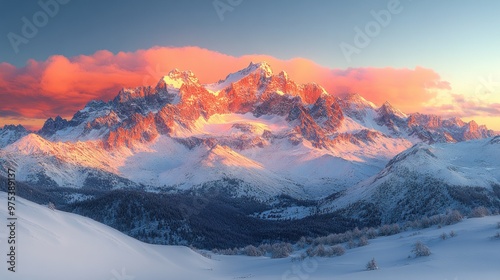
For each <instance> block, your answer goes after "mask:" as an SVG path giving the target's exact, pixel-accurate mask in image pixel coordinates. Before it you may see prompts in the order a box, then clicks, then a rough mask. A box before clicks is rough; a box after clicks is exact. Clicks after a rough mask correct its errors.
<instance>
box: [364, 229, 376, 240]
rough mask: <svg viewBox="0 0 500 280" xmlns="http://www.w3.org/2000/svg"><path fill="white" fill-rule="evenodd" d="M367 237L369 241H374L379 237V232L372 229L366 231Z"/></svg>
mask: <svg viewBox="0 0 500 280" xmlns="http://www.w3.org/2000/svg"><path fill="white" fill-rule="evenodd" d="M366 236H367V237H368V239H374V238H376V237H377V231H376V230H375V229H374V228H372V227H371V228H369V229H368V230H367V231H366Z"/></svg>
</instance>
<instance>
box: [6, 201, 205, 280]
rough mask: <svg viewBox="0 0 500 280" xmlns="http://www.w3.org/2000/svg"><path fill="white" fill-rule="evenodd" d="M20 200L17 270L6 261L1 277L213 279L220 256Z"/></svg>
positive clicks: (40, 279)
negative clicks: (137, 237) (162, 242)
mask: <svg viewBox="0 0 500 280" xmlns="http://www.w3.org/2000/svg"><path fill="white" fill-rule="evenodd" d="M0 202H1V204H2V205H7V195H6V193H4V192H0ZM16 206H17V207H16V215H17V217H18V220H17V221H16V223H17V228H16V230H17V235H16V239H17V240H16V241H17V260H18V262H17V266H16V272H15V273H12V272H10V271H8V270H7V268H6V263H5V262H2V269H0V278H1V279H10V280H17V279H23V280H28V279H37V280H56V279H61V280H62V279H75V280H76V279H82V280H88V279H117V280H118V279H189V280H190V279H202V278H205V277H204V276H205V275H206V276H207V277H206V278H205V279H211V278H210V274H209V272H210V271H211V268H212V267H213V265H214V261H211V260H209V259H207V258H204V257H202V256H201V255H199V254H197V253H195V252H193V251H191V250H190V249H189V248H186V247H176V246H168V247H167V246H156V245H148V244H145V243H142V242H139V241H137V240H135V239H133V238H131V237H128V236H126V235H124V234H122V233H120V232H118V231H116V230H114V229H112V228H110V227H108V226H105V225H102V224H100V223H97V222H95V221H93V220H91V219H88V218H84V217H81V216H78V215H75V214H70V213H66V212H60V211H57V210H56V211H53V210H50V209H49V208H48V207H45V206H41V205H38V204H34V203H32V202H28V201H26V200H24V199H20V198H18V199H17V201H16ZM0 213H1V214H0V217H1V218H2V220H3V221H6V218H7V216H8V215H7V211H6V207H1V209H0ZM2 228H5V226H2ZM1 232H2V234H1V236H0V244H2V250H1V251H2V255H3V254H4V252H5V248H6V246H7V241H6V237H7V233H6V231H5V230H4V229H2V231H1ZM207 274H208V275H207ZM120 277H124V278H120ZM126 277H128V278H126ZM130 277H132V278H130Z"/></svg>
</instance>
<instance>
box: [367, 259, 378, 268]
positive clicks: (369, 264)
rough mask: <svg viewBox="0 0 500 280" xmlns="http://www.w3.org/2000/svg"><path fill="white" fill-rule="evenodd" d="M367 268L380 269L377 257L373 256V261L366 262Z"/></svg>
mask: <svg viewBox="0 0 500 280" xmlns="http://www.w3.org/2000/svg"><path fill="white" fill-rule="evenodd" d="M366 269H367V270H377V269H378V265H377V262H376V261H375V258H373V259H372V260H371V261H369V262H368V263H367V264H366Z"/></svg>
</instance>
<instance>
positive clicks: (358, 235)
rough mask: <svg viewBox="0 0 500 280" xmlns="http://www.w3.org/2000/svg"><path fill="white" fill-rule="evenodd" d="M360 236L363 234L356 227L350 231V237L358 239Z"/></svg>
mask: <svg viewBox="0 0 500 280" xmlns="http://www.w3.org/2000/svg"><path fill="white" fill-rule="evenodd" d="M361 235H363V232H362V231H361V230H359V228H358V227H356V228H354V229H353V231H352V236H353V237H354V238H360V237H361Z"/></svg>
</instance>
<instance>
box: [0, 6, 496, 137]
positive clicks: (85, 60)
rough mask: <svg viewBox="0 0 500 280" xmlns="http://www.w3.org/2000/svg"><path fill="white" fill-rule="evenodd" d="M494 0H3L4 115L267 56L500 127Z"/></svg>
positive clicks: (308, 73)
mask: <svg viewBox="0 0 500 280" xmlns="http://www.w3.org/2000/svg"><path fill="white" fill-rule="evenodd" d="M499 10H500V2H499V1H495V0H483V1H465V0H456V1H452V0H441V1H431V0H399V1H398V0H370V1H369V0H364V1H363V0H353V1H335V0H323V1H321V0H317V1H314V0H312V1H297V0H274V1H273V0H271V1H269V0H182V1H165V0H163V1H160V0H158V1H156V0H143V1H119V0H109V1H96V0H87V1H85V0H40V1H14V0H0V23H1V24H0V35H1V36H0V125H3V124H9V123H13V124H18V123H20V124H23V125H25V126H27V127H28V128H30V129H38V128H39V127H40V126H41V125H42V124H43V122H44V121H45V120H46V119H47V118H49V117H55V116H57V115H61V116H63V117H66V118H71V116H72V115H73V114H74V113H75V112H76V111H77V110H78V109H81V108H83V106H84V105H85V103H86V102H88V101H90V100H92V99H103V100H109V99H112V98H113V97H114V96H115V95H116V94H117V92H118V90H119V89H120V88H121V87H134V86H139V85H143V84H155V83H156V82H157V81H158V80H159V78H160V77H161V76H162V75H165V74H166V73H168V71H170V70H171V69H173V68H179V69H181V70H192V71H193V72H194V73H195V74H196V75H197V76H198V78H199V79H200V80H201V81H202V82H206V83H209V82H215V81H217V80H219V79H222V78H224V77H225V76H226V75H227V74H228V73H229V72H234V71H237V70H239V69H241V68H244V67H245V66H246V65H248V63H249V62H250V61H254V62H257V61H262V60H265V61H267V62H268V63H269V64H270V65H271V67H272V68H273V70H274V71H275V72H276V73H277V72H278V71H281V70H285V71H287V72H288V73H289V76H290V78H292V79H294V80H296V81H297V82H301V83H306V82H317V83H319V84H321V85H322V86H324V87H325V88H326V89H327V90H328V91H329V92H330V93H331V94H334V95H342V94H345V93H346V92H350V91H352V92H358V93H359V94H361V95H362V96H364V97H365V98H367V99H369V100H370V101H373V102H375V104H377V105H381V104H382V103H383V102H385V101H389V102H390V103H391V104H393V105H394V106H395V107H398V108H400V109H402V110H403V111H404V112H406V113H413V112H417V111H418V112H422V113H431V114H437V115H442V116H444V117H452V116H457V117H461V118H464V119H465V120H471V119H475V120H476V121H477V122H478V123H483V124H486V125H488V127H490V128H493V129H495V130H500V70H499V69H498V60H499V59H498V50H499V49H500V29H498V28H497V27H498V26H500V17H498V11H499Z"/></svg>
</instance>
